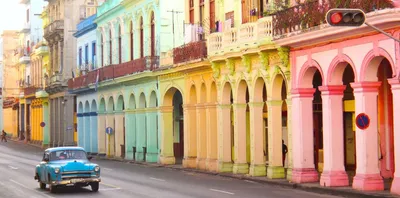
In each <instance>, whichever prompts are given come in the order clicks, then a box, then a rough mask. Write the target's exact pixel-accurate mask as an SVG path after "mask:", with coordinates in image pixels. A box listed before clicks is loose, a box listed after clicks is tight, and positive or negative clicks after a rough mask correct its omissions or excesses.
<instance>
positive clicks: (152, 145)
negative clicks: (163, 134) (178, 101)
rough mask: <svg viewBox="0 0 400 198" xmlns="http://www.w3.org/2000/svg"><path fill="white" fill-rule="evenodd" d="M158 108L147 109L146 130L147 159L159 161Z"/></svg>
mask: <svg viewBox="0 0 400 198" xmlns="http://www.w3.org/2000/svg"><path fill="white" fill-rule="evenodd" d="M157 110H158V109H157V108H156V107H153V108H147V109H146V129H147V130H146V132H147V153H146V161H148V162H157V160H158V130H157V128H158V124H157V122H158V118H157V117H158V116H157Z"/></svg>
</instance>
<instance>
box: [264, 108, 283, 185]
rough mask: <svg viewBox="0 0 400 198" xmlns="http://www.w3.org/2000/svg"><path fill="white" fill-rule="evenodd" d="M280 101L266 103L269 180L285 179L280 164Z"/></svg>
mask: <svg viewBox="0 0 400 198" xmlns="http://www.w3.org/2000/svg"><path fill="white" fill-rule="evenodd" d="M282 103H283V101H282V100H271V101H267V107H268V162H269V165H268V168H267V177H268V178H270V179H277V178H285V169H284V168H283V164H282V157H283V156H282Z"/></svg>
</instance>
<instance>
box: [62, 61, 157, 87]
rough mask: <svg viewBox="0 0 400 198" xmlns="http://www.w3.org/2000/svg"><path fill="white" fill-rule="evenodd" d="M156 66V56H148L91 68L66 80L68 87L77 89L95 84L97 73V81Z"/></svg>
mask: <svg viewBox="0 0 400 198" xmlns="http://www.w3.org/2000/svg"><path fill="white" fill-rule="evenodd" d="M158 66H159V57H158V56H154V57H150V56H148V57H144V58H140V59H135V60H132V61H129V62H125V63H121V64H116V65H109V66H105V67H102V68H99V69H96V70H92V71H90V72H88V73H87V74H86V75H82V76H79V77H76V78H74V79H70V80H68V89H69V90H77V89H81V88H85V87H88V86H89V85H92V84H95V83H96V79H97V75H99V82H102V81H107V80H111V79H116V78H120V77H123V76H129V75H132V74H135V73H141V72H144V71H154V70H155V69H157V68H158Z"/></svg>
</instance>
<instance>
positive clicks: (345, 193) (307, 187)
mask: <svg viewBox="0 0 400 198" xmlns="http://www.w3.org/2000/svg"><path fill="white" fill-rule="evenodd" d="M9 140H10V142H15V143H18V144H22V145H30V146H33V147H36V148H41V146H40V145H36V144H29V143H28V144H26V143H24V142H23V141H18V140H11V139H9ZM41 149H42V148H41ZM94 158H95V159H100V160H111V161H117V162H126V163H131V164H136V165H142V166H150V167H154V168H168V169H173V170H179V171H187V172H193V173H199V174H207V175H215V176H220V177H226V178H233V179H240V180H245V181H248V182H256V183H263V184H268V185H275V186H280V187H285V188H295V189H299V190H304V191H308V192H314V193H320V194H329V195H336V196H342V197H366V198H367V197H397V198H400V196H396V195H393V194H390V192H389V191H388V190H385V191H374V192H362V191H357V190H354V189H352V188H351V186H349V187H331V188H328V187H323V186H320V185H319V183H307V184H295V183H291V182H289V181H287V180H286V179H268V178H267V177H252V176H249V175H243V174H232V173H216V172H208V171H205V170H199V169H190V168H183V167H182V166H181V165H161V164H157V163H147V162H138V161H132V160H125V159H118V158H107V157H102V156H95V157H94Z"/></svg>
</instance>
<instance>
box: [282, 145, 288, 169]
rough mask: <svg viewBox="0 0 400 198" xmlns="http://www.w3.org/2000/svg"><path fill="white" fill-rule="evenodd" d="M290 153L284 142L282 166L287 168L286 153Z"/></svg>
mask: <svg viewBox="0 0 400 198" xmlns="http://www.w3.org/2000/svg"><path fill="white" fill-rule="evenodd" d="M287 152H288V150H287V146H286V144H285V141H284V140H282V166H283V167H285V159H286V153H287Z"/></svg>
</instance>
